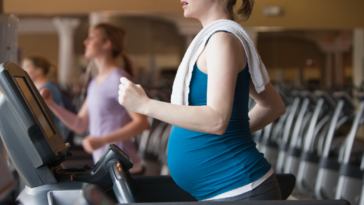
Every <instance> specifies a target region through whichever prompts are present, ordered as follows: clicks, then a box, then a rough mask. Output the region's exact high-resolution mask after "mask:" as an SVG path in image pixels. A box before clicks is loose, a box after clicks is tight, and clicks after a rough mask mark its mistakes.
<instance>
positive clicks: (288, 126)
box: [282, 97, 300, 144]
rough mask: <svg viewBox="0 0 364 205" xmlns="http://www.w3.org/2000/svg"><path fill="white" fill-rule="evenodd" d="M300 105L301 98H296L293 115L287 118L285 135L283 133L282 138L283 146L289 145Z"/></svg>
mask: <svg viewBox="0 0 364 205" xmlns="http://www.w3.org/2000/svg"><path fill="white" fill-rule="evenodd" d="M299 104H300V98H299V97H295V99H294V101H293V104H292V108H291V113H290V114H289V116H288V118H287V123H286V125H285V127H284V133H283V138H282V142H283V144H287V143H288V139H289V136H290V132H291V127H292V124H293V120H294V117H295V115H296V112H297V109H298V105H299Z"/></svg>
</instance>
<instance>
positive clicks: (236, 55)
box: [119, 33, 245, 134]
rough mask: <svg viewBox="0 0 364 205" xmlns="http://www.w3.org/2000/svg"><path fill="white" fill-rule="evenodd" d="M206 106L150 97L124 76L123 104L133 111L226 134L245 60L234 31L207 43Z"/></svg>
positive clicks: (218, 34) (215, 37) (220, 35)
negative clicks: (169, 101)
mask: <svg viewBox="0 0 364 205" xmlns="http://www.w3.org/2000/svg"><path fill="white" fill-rule="evenodd" d="M204 52H206V55H205V59H206V65H207V72H208V88H207V105H205V106H180V105H173V104H170V103H164V102H159V101H155V100H151V99H149V98H148V97H147V96H146V95H145V92H144V90H143V89H142V88H141V87H140V86H139V85H135V84H133V83H131V82H130V81H129V80H127V79H126V78H122V79H121V82H122V84H121V85H120V90H119V101H120V103H121V104H122V105H123V106H124V107H125V108H127V109H128V110H130V111H133V112H138V113H141V114H145V115H148V116H151V117H154V118H157V119H160V120H162V121H165V122H168V123H170V124H173V125H176V126H179V127H182V128H186V129H189V130H195V131H200V132H205V133H212V134H223V133H225V130H226V128H227V126H228V123H229V120H230V115H231V111H232V106H233V101H234V92H235V85H236V80H237V74H238V72H239V71H240V70H239V68H241V66H242V64H243V65H245V59H242V56H245V55H244V54H243V52H244V50H243V49H242V46H241V43H240V42H239V41H238V39H237V38H236V37H235V36H233V35H232V34H228V33H217V34H215V35H214V36H213V37H212V38H211V40H210V42H209V44H208V45H207V46H206V49H205V51H204Z"/></svg>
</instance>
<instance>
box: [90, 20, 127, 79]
mask: <svg viewBox="0 0 364 205" xmlns="http://www.w3.org/2000/svg"><path fill="white" fill-rule="evenodd" d="M93 29H100V31H101V33H102V37H103V38H104V39H105V40H109V41H110V42H111V54H112V56H113V57H114V58H117V57H118V56H121V57H122V58H123V59H124V69H125V71H126V72H128V73H129V74H130V75H131V76H132V77H134V69H133V64H132V61H131V59H130V57H129V55H128V54H127V53H126V52H125V50H124V38H125V31H124V29H122V28H120V27H118V26H114V25H112V24H108V23H100V24H97V25H96V26H94V27H93Z"/></svg>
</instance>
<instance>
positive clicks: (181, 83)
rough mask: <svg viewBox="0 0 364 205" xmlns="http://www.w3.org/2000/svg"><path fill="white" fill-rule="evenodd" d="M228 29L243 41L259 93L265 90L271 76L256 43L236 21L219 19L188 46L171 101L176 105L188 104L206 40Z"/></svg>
mask: <svg viewBox="0 0 364 205" xmlns="http://www.w3.org/2000/svg"><path fill="white" fill-rule="evenodd" d="M221 30H224V31H227V32H230V33H232V34H234V35H235V36H236V37H237V38H238V39H239V40H240V42H241V43H242V45H243V46H244V49H245V54H246V57H247V61H248V65H249V72H250V75H251V78H252V81H253V83H254V86H255V89H256V90H257V92H258V93H260V92H262V91H264V89H265V85H266V84H267V83H268V82H269V76H268V73H267V70H266V68H265V65H264V64H263V62H262V60H261V58H260V56H259V54H258V52H257V50H256V49H255V47H254V43H253V42H252V40H251V39H250V38H249V36H248V34H247V33H246V32H245V30H244V29H243V27H241V26H240V24H238V23H236V22H235V21H231V20H217V21H214V22H212V23H210V24H209V25H207V26H206V27H205V28H203V29H202V30H201V31H200V32H199V33H198V34H197V36H196V37H195V38H194V39H193V41H192V43H191V44H190V46H189V47H188V49H187V51H186V54H185V56H184V57H183V60H182V62H181V64H180V66H179V68H178V71H177V75H176V78H175V79H174V83H173V91H172V96H171V103H172V104H176V105H188V95H189V93H190V82H191V76H192V71H193V67H194V64H195V62H196V60H197V58H198V56H199V55H200V54H201V52H202V51H203V49H204V47H205V44H206V41H207V40H208V39H209V38H210V37H211V36H212V35H213V34H214V33H216V32H217V31H221Z"/></svg>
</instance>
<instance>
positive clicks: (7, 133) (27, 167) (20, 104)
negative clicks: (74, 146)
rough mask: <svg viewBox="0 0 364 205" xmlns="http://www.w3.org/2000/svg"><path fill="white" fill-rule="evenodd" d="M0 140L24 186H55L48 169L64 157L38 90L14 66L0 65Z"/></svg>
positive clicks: (61, 142)
mask: <svg viewBox="0 0 364 205" xmlns="http://www.w3.org/2000/svg"><path fill="white" fill-rule="evenodd" d="M0 136H1V138H2V141H3V143H4V145H5V147H6V149H7V151H8V153H9V157H10V159H11V160H12V162H13V164H14V166H15V167H16V169H17V171H18V173H19V175H20V176H21V177H22V178H23V180H24V182H25V184H26V185H28V186H29V187H36V186H40V185H43V184H48V183H56V180H55V179H54V177H53V173H52V171H51V170H50V168H49V167H48V166H49V165H50V166H53V167H55V166H57V165H58V164H60V163H61V162H62V161H63V160H64V159H65V158H66V156H67V151H68V147H69V145H68V144H67V145H66V144H65V143H64V142H63V139H62V137H61V135H60V133H59V132H58V130H57V127H56V125H55V124H54V119H53V114H52V113H51V111H50V110H49V108H48V106H47V105H46V104H45V102H44V100H43V98H42V97H41V95H40V94H39V91H38V89H37V88H36V87H35V85H34V83H33V82H32V80H31V79H30V77H29V76H28V74H27V72H25V71H24V70H23V69H22V68H20V67H19V66H18V65H16V64H14V63H11V62H7V63H3V64H1V65H0Z"/></svg>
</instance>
